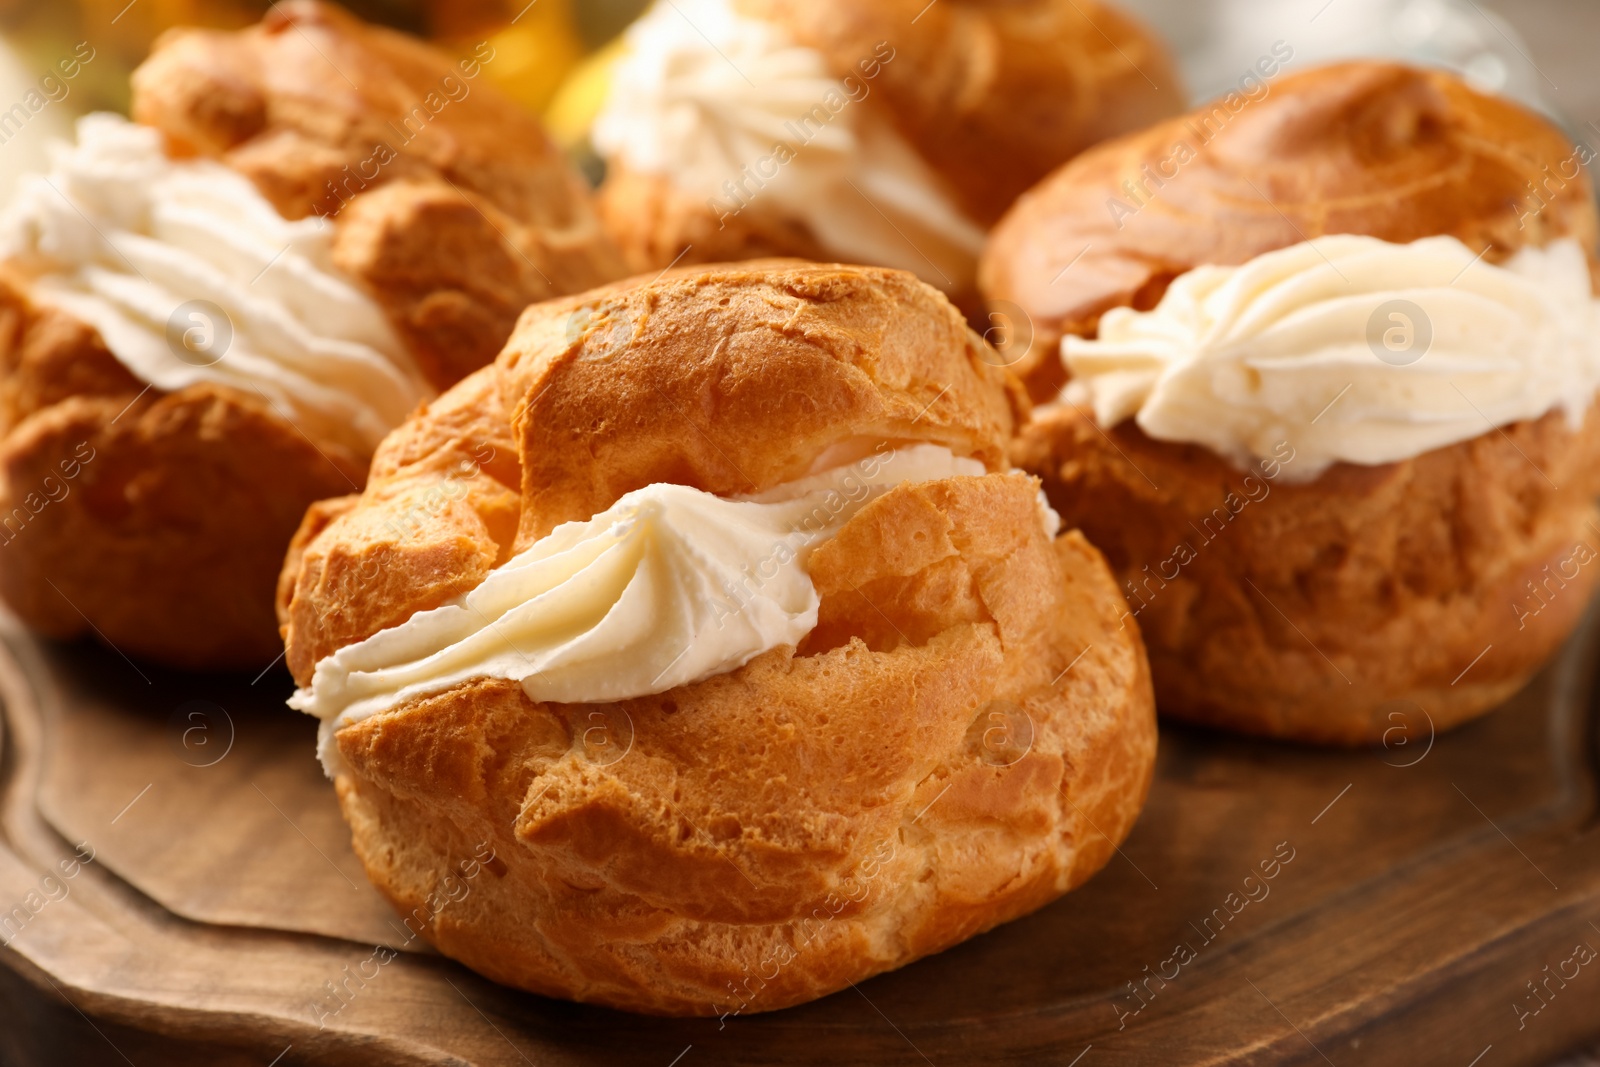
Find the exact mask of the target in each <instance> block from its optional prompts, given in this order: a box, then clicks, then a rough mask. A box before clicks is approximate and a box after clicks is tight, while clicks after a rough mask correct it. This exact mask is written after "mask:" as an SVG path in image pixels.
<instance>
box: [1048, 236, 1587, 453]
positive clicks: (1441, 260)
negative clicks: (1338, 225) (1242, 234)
mask: <svg viewBox="0 0 1600 1067" xmlns="http://www.w3.org/2000/svg"><path fill="white" fill-rule="evenodd" d="M1062 358H1063V360H1064V361H1065V363H1066V366H1067V369H1068V371H1069V372H1070V373H1071V375H1072V380H1071V381H1070V382H1069V383H1068V385H1067V387H1066V389H1065V390H1063V394H1062V399H1063V400H1064V401H1066V402H1069V403H1074V404H1080V405H1086V406H1088V407H1090V408H1092V410H1093V412H1094V416H1095V418H1096V420H1097V421H1098V422H1099V423H1100V424H1101V425H1102V426H1114V425H1116V424H1117V423H1119V422H1122V421H1123V420H1124V419H1128V418H1132V419H1134V420H1135V421H1136V422H1137V424H1138V425H1139V428H1140V429H1142V430H1143V431H1144V432H1145V433H1146V434H1148V435H1149V436H1151V437H1153V438H1157V439H1159V440H1163V441H1179V442H1191V443H1195V444H1201V445H1205V446H1206V447H1208V448H1210V449H1211V450H1212V451H1214V452H1217V453H1219V454H1221V455H1223V456H1225V457H1227V458H1228V459H1230V460H1232V461H1233V462H1234V463H1236V464H1239V465H1240V466H1245V465H1247V464H1248V463H1249V462H1250V460H1251V459H1252V458H1258V459H1261V458H1266V457H1268V456H1271V455H1272V454H1273V449H1274V447H1275V446H1276V445H1278V444H1280V443H1282V442H1288V443H1290V444H1292V445H1293V446H1294V449H1295V453H1296V459H1295V463H1294V467H1293V470H1292V471H1290V470H1287V469H1286V471H1285V475H1286V477H1290V478H1293V479H1296V480H1305V479H1309V478H1313V477H1315V476H1316V475H1318V474H1320V473H1321V472H1322V471H1324V470H1326V469H1327V468H1328V467H1329V466H1331V465H1332V464H1334V463H1337V462H1341V461H1342V462H1347V463H1358V464H1372V465H1375V464H1383V463H1392V462H1396V461H1398V460H1402V459H1409V458H1412V457H1415V456H1419V455H1421V454H1423V453H1424V452H1428V451H1431V450H1433V449H1436V448H1443V447H1445V446H1447V445H1451V444H1455V443H1457V442H1460V441H1465V440H1468V439H1470V438H1473V437H1478V436H1480V435H1482V434H1485V433H1489V432H1491V431H1492V430H1494V429H1495V428H1497V427H1501V426H1505V425H1508V424H1510V423H1513V422H1519V421H1522V420H1526V419H1538V418H1541V417H1543V416H1544V415H1546V414H1548V413H1549V412H1551V411H1554V410H1557V409H1559V410H1561V411H1563V412H1565V413H1566V416H1567V418H1568V420H1569V422H1570V423H1571V424H1572V425H1573V426H1574V427H1577V426H1579V425H1581V424H1582V421H1583V418H1584V415H1585V413H1586V412H1587V411H1588V409H1589V406H1590V405H1591V403H1593V401H1594V397H1595V392H1596V389H1597V387H1600V304H1597V302H1596V301H1595V299H1594V295H1593V288H1592V283H1591V280H1590V275H1589V264H1588V259H1587V257H1586V256H1585V254H1584V250H1583V249H1582V248H1581V247H1579V245H1578V244H1577V242H1575V241H1573V240H1571V239H1562V240H1559V241H1555V242H1553V243H1551V244H1550V245H1547V246H1545V247H1542V248H1524V249H1522V250H1520V251H1518V252H1517V253H1516V254H1515V255H1514V256H1513V257H1512V258H1511V259H1510V260H1508V261H1507V262H1506V263H1504V264H1502V265H1493V264H1490V263H1486V262H1483V261H1482V259H1481V257H1480V256H1479V255H1478V254H1477V253H1476V252H1474V251H1473V250H1472V249H1469V248H1468V247H1467V246H1466V245H1465V244H1463V243H1462V242H1461V241H1459V240H1457V239H1456V238H1454V237H1429V238H1425V239H1423V240H1420V241H1416V242H1413V243H1411V244H1392V243H1389V242H1386V241H1381V240H1378V239H1376V238H1372V237H1361V236H1352V235H1334V236H1326V237H1318V238H1316V239H1314V240H1311V241H1308V242H1305V243H1302V244H1297V245H1293V246H1291V247H1289V248H1284V249H1281V250H1279V251H1274V252H1269V253H1266V254H1265V255H1262V256H1258V257H1257V258H1255V259H1253V260H1251V261H1250V262H1248V263H1246V264H1244V265H1243V266H1238V267H1216V266H1205V267H1199V268H1196V269H1195V270H1192V271H1190V272H1188V273H1186V274H1184V275H1181V276H1180V277H1178V278H1177V279H1176V280H1175V281H1174V282H1173V283H1172V285H1171V287H1170V288H1169V289H1168V290H1167V292H1166V295H1165V296H1164V297H1163V298H1162V300H1161V302H1160V303H1159V304H1158V305H1157V306H1156V307H1155V308H1154V309H1152V310H1151V311H1148V312H1136V311H1133V310H1131V309H1128V308H1117V309H1114V310H1112V311H1109V312H1107V313H1106V314H1105V316H1104V317H1103V318H1102V319H1101V320H1100V330H1099V337H1098V339H1096V340H1086V339H1084V338H1081V337H1066V338H1064V339H1063V340H1062Z"/></svg>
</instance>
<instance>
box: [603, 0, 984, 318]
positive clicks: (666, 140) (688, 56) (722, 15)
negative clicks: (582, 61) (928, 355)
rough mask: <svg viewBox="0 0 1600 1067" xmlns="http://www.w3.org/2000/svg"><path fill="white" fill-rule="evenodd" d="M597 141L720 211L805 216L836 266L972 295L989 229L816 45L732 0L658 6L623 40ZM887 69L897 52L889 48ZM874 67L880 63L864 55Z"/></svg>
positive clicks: (858, 83)
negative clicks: (906, 274)
mask: <svg viewBox="0 0 1600 1067" xmlns="http://www.w3.org/2000/svg"><path fill="white" fill-rule="evenodd" d="M627 49H628V50H627V53H626V55H625V57H624V58H623V59H622V60H621V61H620V62H619V64H618V66H617V69H616V72H615V75H614V80H613V83H612V88H611V93H610V96H609V98H608V100H607V102H606V106H605V109H604V110H603V111H602V113H601V115H600V117H599V118H598V119H597V121H596V123H595V126H594V130H593V140H594V142H595V145H596V147H597V148H599V149H600V151H601V152H602V153H603V154H604V155H606V156H607V157H608V158H614V159H621V160H622V161H623V162H624V163H625V164H626V165H627V166H628V167H629V168H630V169H632V170H635V171H638V172H641V173H647V174H660V175H667V176H669V177H670V178H671V179H672V181H673V182H674V183H675V184H676V185H677V186H678V188H680V189H682V190H683V191H685V192H687V193H689V194H690V195H693V196H695V197H701V198H704V199H706V200H708V201H710V202H712V204H713V205H714V206H715V207H716V209H717V210H718V213H719V215H720V214H722V213H723V212H732V213H737V212H738V211H739V210H742V209H744V208H743V207H742V205H744V204H748V205H749V206H748V208H747V210H750V211H753V212H754V211H762V212H773V213H776V214H780V215H782V216H785V217H788V218H793V219H798V220H799V221H801V222H803V223H804V224H805V225H806V226H807V227H808V228H809V229H810V230H811V232H812V234H813V235H814V236H815V237H816V238H817V240H818V241H819V242H820V243H821V244H822V245H823V246H824V247H825V248H826V249H827V250H828V252H829V253H830V254H831V255H835V256H837V257H838V258H839V259H840V260H843V261H847V262H855V263H872V264H877V265H881V266H888V267H897V268H899V269H902V270H908V271H911V272H913V273H915V274H917V275H918V276H919V277H921V278H922V279H923V280H924V281H926V282H928V283H929V284H931V285H934V286H938V287H941V288H944V289H946V290H947V291H957V290H960V289H965V288H969V287H970V286H971V284H972V281H973V276H974V274H975V272H976V263H977V257H978V254H979V253H980V252H981V251H982V249H983V240H984V231H983V228H982V227H981V226H979V225H977V224H976V223H974V222H973V221H972V220H970V219H969V218H967V217H966V215H965V214H964V213H963V212H962V210H961V208H960V207H959V206H958V205H957V204H956V202H955V199H954V197H953V196H952V195H951V193H950V191H949V190H948V188H947V187H946V185H945V183H944V181H943V180H942V179H941V178H940V177H939V176H938V175H937V174H936V173H935V172H934V171H933V169H932V168H931V167H929V166H928V164H927V163H926V162H925V161H924V160H923V159H922V157H921V156H919V155H918V154H917V152H916V151H915V149H913V148H912V147H911V145H910V144H909V143H908V142H907V141H906V140H905V139H904V138H903V137H901V136H900V134H899V133H898V132H897V131H895V129H894V128H893V126H892V125H891V124H890V123H889V121H888V120H887V119H886V118H885V117H884V116H882V115H881V114H879V113H877V112H876V110H875V109H873V108H871V107H865V106H863V102H864V101H865V100H866V99H867V97H868V95H870V92H871V86H872V81H871V79H870V78H868V77H862V76H852V77H851V79H850V84H849V85H848V86H847V85H846V84H845V83H844V82H843V81H841V80H840V79H838V78H836V77H835V76H834V74H833V72H831V71H830V70H829V67H828V63H827V60H826V59H825V58H824V57H823V56H822V54H821V53H819V52H817V51H816V50H814V49H811V48H806V47H803V46H801V45H798V44H796V43H795V42H794V41H793V40H791V39H790V37H789V35H788V33H787V32H786V31H785V30H784V29H783V28H782V27H780V26H777V25H773V24H771V23H767V22H763V21H760V20H757V19H752V18H747V17H745V16H742V15H740V14H738V13H737V12H735V11H734V10H733V8H732V6H731V5H730V4H729V3H728V2H727V0H672V2H671V3H660V2H658V3H657V4H656V5H655V6H654V7H653V8H651V10H650V11H648V12H647V13H646V14H645V15H644V17H643V18H641V19H640V20H639V21H638V22H637V23H635V24H634V26H633V27H632V28H630V30H629V31H628V35H627ZM888 55H889V56H890V59H889V60H887V61H889V62H892V55H893V54H892V52H891V53H888ZM861 60H862V61H863V62H865V63H867V64H868V66H867V69H868V70H876V69H877V68H878V67H881V64H882V62H884V61H885V60H884V59H883V57H882V56H878V55H874V54H868V55H864V56H862V57H861Z"/></svg>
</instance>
